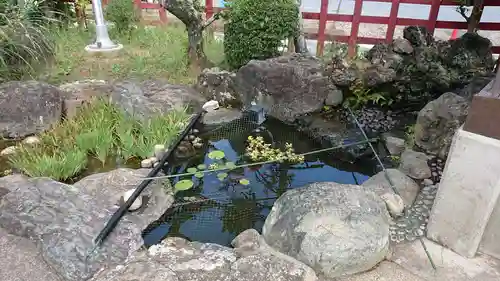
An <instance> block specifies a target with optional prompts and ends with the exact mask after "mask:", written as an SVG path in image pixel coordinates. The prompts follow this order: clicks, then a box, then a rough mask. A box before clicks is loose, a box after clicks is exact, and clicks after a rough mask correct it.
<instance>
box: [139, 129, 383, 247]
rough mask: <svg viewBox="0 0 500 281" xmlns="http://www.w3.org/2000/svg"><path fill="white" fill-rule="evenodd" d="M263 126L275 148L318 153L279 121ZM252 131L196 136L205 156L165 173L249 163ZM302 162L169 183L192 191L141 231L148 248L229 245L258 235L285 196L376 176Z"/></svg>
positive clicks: (318, 161) (322, 158)
mask: <svg viewBox="0 0 500 281" xmlns="http://www.w3.org/2000/svg"><path fill="white" fill-rule="evenodd" d="M263 125H264V126H266V127H267V129H268V130H269V133H270V135H271V136H272V138H273V141H274V144H275V145H276V146H277V147H283V146H284V144H285V142H291V143H292V144H293V146H294V148H295V151H296V152H297V153H303V152H308V151H312V150H316V149H319V148H320V147H318V145H316V144H315V143H314V142H313V141H312V140H311V139H309V138H308V137H307V136H304V135H301V134H300V133H298V132H296V131H295V130H294V129H293V128H291V127H288V126H286V125H285V124H283V123H280V122H279V121H276V120H267V121H266V122H265V123H264V124H263ZM237 128H239V130H236V129H237ZM254 128H255V126H254V127H253V128H252V126H242V125H241V124H233V125H231V126H229V127H228V128H225V131H226V132H227V134H226V135H228V136H230V137H229V138H222V139H217V137H214V134H210V133H208V134H205V135H200V137H202V138H203V139H204V141H205V143H208V144H209V145H207V147H206V150H204V151H203V152H202V153H200V154H199V155H197V156H195V157H193V158H191V159H188V160H187V161H180V162H178V163H177V165H175V166H173V167H170V170H169V171H168V173H169V174H180V173H183V172H186V170H187V169H188V168H190V167H197V166H198V165H199V164H205V165H206V166H207V167H209V166H210V165H211V164H214V163H219V164H220V162H221V161H222V162H226V163H227V162H232V163H234V164H236V165H237V166H238V165H243V164H245V163H248V162H247V159H246V158H245V157H244V150H245V140H246V138H247V136H248V135H249V134H250V133H251V132H252V130H253V129H254ZM217 136H221V134H220V133H218V134H217ZM213 150H221V151H224V154H225V158H224V159H223V160H213V159H210V158H209V157H208V153H209V152H211V151H213ZM305 160H306V161H305V162H304V163H301V164H297V165H290V164H278V163H272V164H265V165H262V166H251V167H242V168H237V169H233V170H230V171H227V177H224V179H223V180H221V179H220V178H219V176H220V175H219V176H218V173H206V174H205V175H204V176H203V177H201V178H196V177H191V176H188V177H182V178H175V179H173V180H172V184H175V183H176V182H178V181H179V180H183V179H186V178H187V179H190V180H192V181H193V182H194V183H195V186H194V188H192V189H190V190H187V191H182V192H177V194H176V199H175V204H174V206H175V207H173V208H170V209H169V210H167V211H166V213H165V214H164V215H163V216H162V217H161V218H160V219H159V220H158V221H156V222H154V223H153V224H151V225H150V227H148V228H147V229H146V230H145V231H144V233H145V235H144V239H145V243H146V245H152V244H156V243H158V242H159V241H161V240H162V239H163V238H165V237H167V236H180V237H183V238H186V239H188V240H191V241H200V242H211V243H218V244H221V245H229V244H230V242H231V240H232V239H233V238H234V237H236V236H237V235H238V234H239V233H241V232H242V231H244V230H246V229H249V228H254V229H257V230H259V231H260V230H261V228H262V226H263V224H264V221H265V218H266V217H267V215H268V214H269V212H270V210H271V208H272V206H273V204H274V202H275V201H276V199H277V198H279V197H280V196H281V195H282V194H283V193H284V192H286V191H287V190H289V189H293V188H298V187H302V186H304V185H307V184H310V183H313V182H321V181H333V182H338V183H342V184H361V183H362V182H364V181H365V180H367V179H368V177H369V176H371V175H373V174H374V173H375V170H376V166H375V164H374V163H372V162H367V163H365V164H366V165H363V166H359V165H353V164H348V163H342V162H340V161H338V160H336V159H335V158H334V155H333V154H331V153H320V154H314V155H309V156H307V157H306V159H305ZM242 179H245V180H248V181H249V184H248V185H243V184H241V180H242Z"/></svg>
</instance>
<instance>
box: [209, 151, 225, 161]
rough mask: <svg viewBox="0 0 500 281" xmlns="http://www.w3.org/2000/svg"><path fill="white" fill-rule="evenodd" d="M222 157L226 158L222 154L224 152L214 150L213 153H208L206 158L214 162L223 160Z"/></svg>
mask: <svg viewBox="0 0 500 281" xmlns="http://www.w3.org/2000/svg"><path fill="white" fill-rule="evenodd" d="M224 156H226V155H225V154H224V151H222V150H214V151H211V152H210V153H208V158H210V159H214V160H220V159H222V158H224Z"/></svg>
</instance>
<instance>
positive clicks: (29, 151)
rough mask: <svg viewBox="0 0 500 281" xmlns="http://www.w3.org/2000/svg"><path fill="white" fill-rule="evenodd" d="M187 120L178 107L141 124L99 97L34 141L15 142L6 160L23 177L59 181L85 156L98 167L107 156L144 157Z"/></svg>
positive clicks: (83, 161)
mask: <svg viewBox="0 0 500 281" xmlns="http://www.w3.org/2000/svg"><path fill="white" fill-rule="evenodd" d="M188 120H189V115H188V114H187V112H186V109H185V108H184V109H182V110H172V111H169V112H168V113H166V114H164V115H155V116H153V117H152V118H151V119H149V120H147V121H143V122H141V121H139V120H137V119H135V118H133V116H130V115H128V114H126V113H125V112H123V111H122V110H120V109H119V108H117V107H116V106H115V105H113V104H112V103H110V102H109V101H107V100H103V99H100V100H96V101H94V102H92V103H89V104H87V105H85V106H83V107H82V108H81V110H79V112H78V113H77V114H76V116H74V117H73V118H69V119H66V120H64V121H63V122H61V123H59V124H57V125H55V126H54V127H53V128H52V129H51V130H49V131H47V132H44V133H42V134H40V135H39V138H40V143H39V144H37V145H34V146H33V145H29V144H20V145H18V146H19V150H18V151H17V153H15V154H13V155H11V156H10V157H9V163H10V165H11V167H13V168H16V169H18V170H20V171H22V172H23V173H25V174H27V175H29V176H43V177H50V178H53V179H56V180H63V181H64V180H67V179H70V178H72V177H75V176H76V175H77V174H79V173H80V172H82V171H83V170H84V169H85V168H86V166H87V160H88V159H87V158H88V156H91V157H95V158H97V159H99V161H100V162H101V163H103V165H104V163H105V161H106V160H107V159H109V156H111V155H119V156H121V157H122V158H124V159H125V160H128V159H129V158H139V159H144V158H147V157H150V156H152V154H153V150H154V146H155V145H157V144H164V145H165V146H166V147H168V145H170V144H171V142H172V141H173V140H174V138H175V137H176V136H177V135H178V134H179V133H180V131H181V130H182V129H183V128H184V127H185V126H186V124H187V122H188Z"/></svg>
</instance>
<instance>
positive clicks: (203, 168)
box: [196, 164, 207, 170]
mask: <svg viewBox="0 0 500 281" xmlns="http://www.w3.org/2000/svg"><path fill="white" fill-rule="evenodd" d="M196 168H198V170H205V169H206V168H207V165H205V164H200V165H198V166H196Z"/></svg>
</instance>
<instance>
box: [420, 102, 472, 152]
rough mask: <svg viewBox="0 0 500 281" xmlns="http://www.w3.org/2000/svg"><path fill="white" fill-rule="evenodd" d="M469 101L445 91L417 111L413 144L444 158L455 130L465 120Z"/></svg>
mask: <svg viewBox="0 0 500 281" xmlns="http://www.w3.org/2000/svg"><path fill="white" fill-rule="evenodd" d="M468 109H469V102H468V101H467V100H466V99H465V98H463V97H461V96H459V95H456V94H454V93H445V94H443V95H441V96H440V97H439V98H437V99H435V100H433V101H431V102H429V103H428V104H427V105H426V106H425V107H424V108H423V109H422V110H420V112H419V113H418V117H417V122H416V124H415V145H416V146H417V147H419V148H420V149H422V150H424V151H425V152H427V153H429V154H433V155H436V156H438V157H440V158H442V159H446V157H447V156H448V151H449V150H450V145H451V141H452V139H453V136H454V135H455V131H456V130H457V129H458V128H459V127H460V126H461V125H462V124H463V123H464V122H465V119H466V118H467V114H468Z"/></svg>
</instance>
